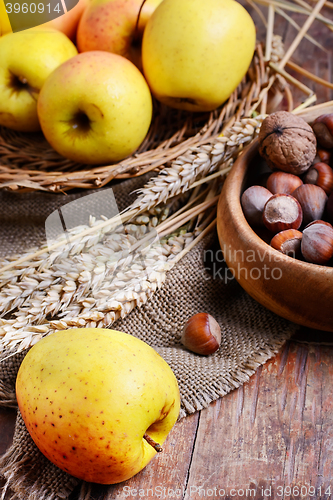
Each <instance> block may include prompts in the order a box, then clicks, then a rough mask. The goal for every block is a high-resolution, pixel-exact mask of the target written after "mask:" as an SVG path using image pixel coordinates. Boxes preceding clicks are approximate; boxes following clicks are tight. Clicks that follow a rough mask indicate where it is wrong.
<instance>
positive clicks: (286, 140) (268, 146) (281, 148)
mask: <svg viewBox="0 0 333 500" xmlns="http://www.w3.org/2000/svg"><path fill="white" fill-rule="evenodd" d="M316 145H317V141H316V136H315V134H314V131H313V130H312V128H311V127H310V125H308V123H306V121H305V120H303V118H300V117H298V116H296V115H294V114H292V113H289V112H288V111H277V112H275V113H272V114H271V115H269V116H267V117H266V118H265V119H264V121H263V123H262V125H261V127H260V131H259V153H260V155H261V156H262V157H263V158H265V160H266V162H267V163H268V165H269V166H270V167H271V168H272V169H273V170H274V169H279V170H282V171H284V172H288V173H291V174H295V175H300V174H302V173H304V172H305V171H306V170H307V169H308V168H309V167H310V166H311V165H312V164H313V161H314V158H315V156H316Z"/></svg>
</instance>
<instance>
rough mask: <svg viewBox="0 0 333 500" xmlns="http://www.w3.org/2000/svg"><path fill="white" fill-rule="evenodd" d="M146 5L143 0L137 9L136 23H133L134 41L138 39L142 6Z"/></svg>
mask: <svg viewBox="0 0 333 500" xmlns="http://www.w3.org/2000/svg"><path fill="white" fill-rule="evenodd" d="M145 3H146V0H143V2H142V4H141V5H140V9H139V12H138V15H137V18H136V23H135V29H134V36H133V39H134V40H137V39H138V38H139V33H138V31H139V21H140V15H141V11H142V8H143V6H144V4H145Z"/></svg>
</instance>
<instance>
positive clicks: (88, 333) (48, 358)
mask: <svg viewBox="0 0 333 500" xmlns="http://www.w3.org/2000/svg"><path fill="white" fill-rule="evenodd" d="M16 394H17V401H18V406H19V409H20V412H21V414H22V417H23V419H24V422H25V424H26V426H27V429H28V431H29V433H30V435H31V437H32V439H33V440H34V442H35V443H36V445H37V446H38V448H39V449H40V451H41V452H42V453H43V454H44V455H45V456H46V457H47V458H48V459H49V460H50V461H51V462H53V463H54V464H55V465H57V466H58V467H59V468H60V469H62V470H64V471H66V472H68V473H69V474H71V475H73V476H75V477H77V478H80V479H83V480H85V481H91V482H96V483H102V484H114V483H118V482H121V481H124V480H126V479H128V478H130V477H132V476H133V475H135V474H136V473H138V472H139V471H140V470H141V469H142V468H143V467H145V466H146V465H147V463H148V462H149V461H150V460H151V459H152V457H153V456H154V455H155V453H156V451H155V450H154V449H153V448H152V446H150V445H149V444H148V443H147V442H146V440H145V439H144V438H143V435H144V433H145V432H146V431H147V432H148V434H149V435H150V437H152V438H153V439H154V440H155V441H157V442H159V443H160V444H162V443H163V442H164V440H165V438H166V436H167V434H168V433H169V431H170V430H171V428H172V427H173V425H174V424H175V422H176V420H177V417H178V414H179V408H180V398H179V390H178V384H177V380H176V378H175V376H174V374H173V372H172V370H171V368H170V367H169V365H168V364H167V363H166V362H165V361H164V359H163V358H162V357H161V356H160V355H159V354H158V353H157V352H156V351H155V350H154V349H153V348H152V347H150V346H149V345H147V344H146V343H145V342H143V341H141V340H139V339H137V338H136V337H133V336H132V335H128V334H126V333H122V332H118V331H114V330H107V329H101V328H96V329H89V328H87V329H73V330H65V331H59V332H55V333H53V334H51V335H49V336H48V337H45V338H44V339H42V340H40V341H39V342H38V343H37V344H36V345H35V346H34V347H33V348H32V349H31V350H30V351H29V352H28V354H27V355H26V357H25V358H24V360H23V362H22V364H21V367H20V369H19V372H18V376H17V382H16Z"/></svg>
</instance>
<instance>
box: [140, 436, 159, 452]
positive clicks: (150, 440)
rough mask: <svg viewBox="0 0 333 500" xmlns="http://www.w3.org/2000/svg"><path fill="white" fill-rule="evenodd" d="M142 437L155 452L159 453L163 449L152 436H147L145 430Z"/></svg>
mask: <svg viewBox="0 0 333 500" xmlns="http://www.w3.org/2000/svg"><path fill="white" fill-rule="evenodd" d="M143 437H144V439H145V440H146V441H147V443H148V444H150V446H152V447H153V448H154V450H155V451H157V453H161V451H163V448H162V446H161V445H160V444H159V443H156V441H154V440H153V438H151V437H150V436H148V434H147V433H146V432H145V434H144V436H143Z"/></svg>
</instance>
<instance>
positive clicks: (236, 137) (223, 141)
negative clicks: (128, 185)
mask: <svg viewBox="0 0 333 500" xmlns="http://www.w3.org/2000/svg"><path fill="white" fill-rule="evenodd" d="M263 119H264V116H261V115H258V116H256V117H255V118H242V119H241V120H239V121H237V122H236V123H235V124H234V125H232V126H231V127H230V128H228V129H226V130H225V131H224V132H223V134H222V135H219V136H217V137H215V138H214V139H213V140H212V141H211V142H208V143H207V144H206V145H203V146H201V147H200V148H197V147H192V148H190V149H189V150H188V152H187V153H186V154H184V155H181V156H179V157H178V158H177V159H176V160H174V161H173V162H171V165H170V166H169V167H166V168H164V169H163V170H162V171H161V172H160V173H159V175H158V176H157V177H153V178H152V179H150V181H149V182H148V183H147V184H146V185H145V186H144V187H143V188H141V189H139V190H138V191H137V192H138V197H137V199H136V200H135V202H134V203H133V204H132V205H131V206H130V207H128V209H129V210H137V211H138V212H142V211H146V210H149V209H151V208H153V207H156V206H157V205H160V204H163V203H166V202H167V200H168V199H170V198H172V197H174V196H176V195H178V194H180V193H185V192H186V191H188V190H189V189H191V188H192V186H193V185H194V183H196V182H197V181H199V180H200V179H202V178H204V177H205V176H207V175H209V174H211V173H212V172H214V171H215V170H217V169H218V168H223V166H225V164H226V163H227V162H228V169H227V170H226V173H227V172H228V171H229V170H230V168H231V166H232V163H233V160H234V159H235V158H237V156H238V154H239V152H240V150H241V149H242V147H243V146H244V145H246V144H248V143H250V142H251V141H252V140H253V139H254V138H255V137H256V136H257V134H258V131H259V128H260V125H261V123H262V121H263Z"/></svg>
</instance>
